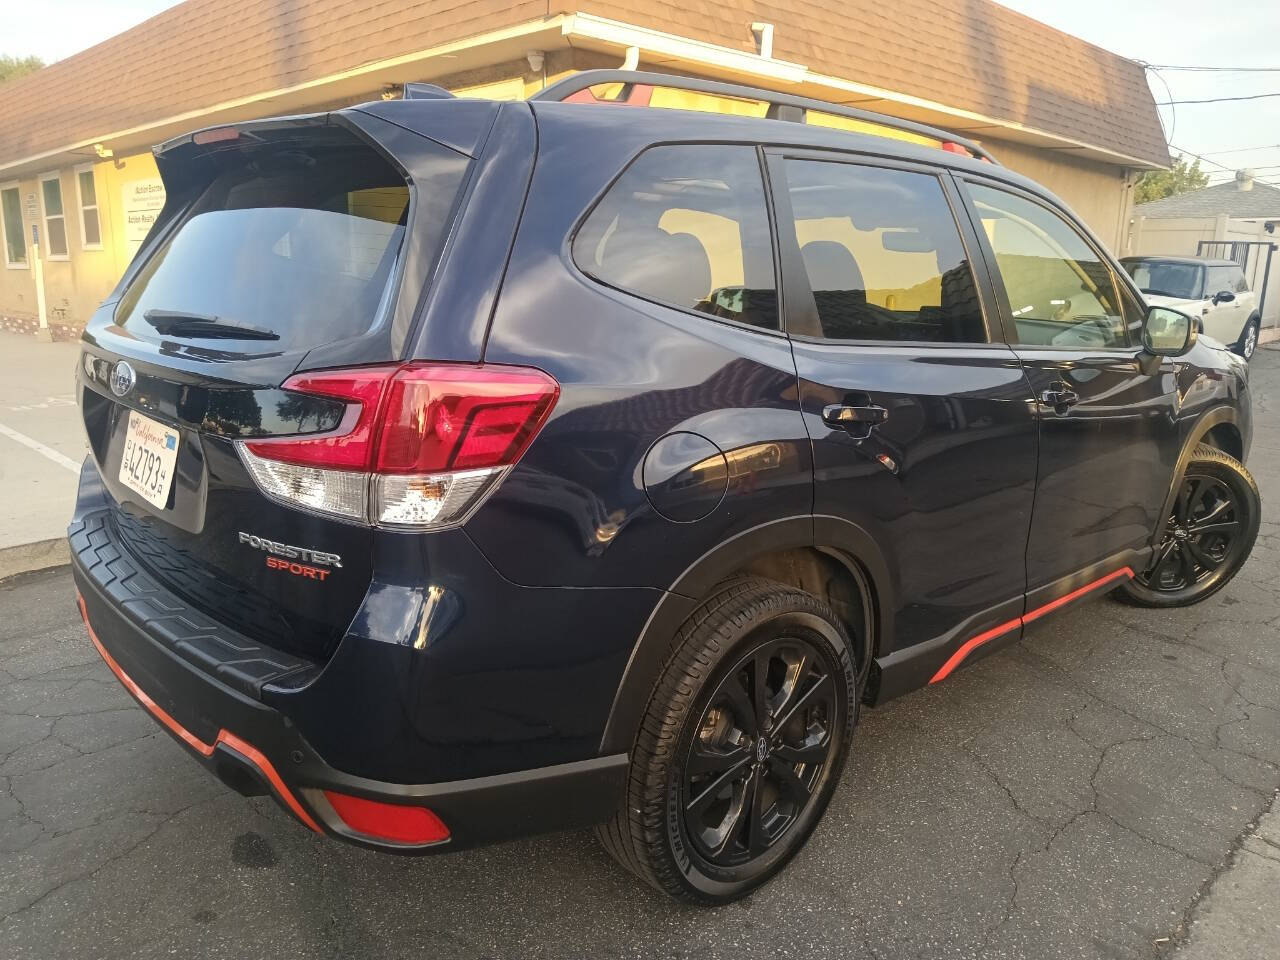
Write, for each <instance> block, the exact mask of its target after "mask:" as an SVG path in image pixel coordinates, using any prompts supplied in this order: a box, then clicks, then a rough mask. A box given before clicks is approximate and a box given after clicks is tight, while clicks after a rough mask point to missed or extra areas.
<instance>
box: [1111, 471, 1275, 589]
mask: <svg viewBox="0 0 1280 960" xmlns="http://www.w3.org/2000/svg"><path fill="white" fill-rule="evenodd" d="M1260 519H1261V503H1260V500H1259V498H1258V488H1257V485H1256V484H1255V483H1254V481H1253V477H1251V476H1250V475H1249V472H1248V471H1247V470H1245V468H1244V467H1243V466H1242V465H1241V464H1240V463H1238V462H1237V461H1236V460H1234V459H1232V458H1231V457H1229V456H1227V454H1225V453H1223V452H1222V451H1221V450H1217V449H1215V448H1212V447H1206V446H1199V447H1197V448H1196V451H1195V454H1194V455H1193V457H1192V460H1191V463H1190V464H1189V465H1188V466H1187V469H1186V472H1185V474H1184V475H1183V478H1182V482H1181V484H1180V486H1179V487H1178V492H1177V496H1176V497H1175V499H1174V503H1173V509H1172V511H1171V514H1170V517H1169V522H1168V524H1167V525H1166V527H1165V530H1164V534H1163V537H1162V539H1161V541H1160V545H1159V547H1158V548H1157V549H1156V551H1155V553H1154V554H1153V556H1152V558H1151V562H1150V564H1148V566H1147V568H1146V569H1145V570H1144V571H1142V573H1140V574H1138V575H1137V576H1136V577H1135V578H1134V580H1133V581H1132V582H1131V583H1129V584H1126V585H1125V586H1123V587H1121V588H1120V590H1119V591H1117V596H1118V597H1119V598H1120V599H1122V600H1129V601H1131V602H1134V603H1138V604H1141V605H1144V606H1185V605H1187V604H1191V603H1197V602H1199V601H1201V600H1203V599H1205V598H1206V597H1208V596H1210V595H1212V594H1213V593H1216V592H1217V591H1218V590H1220V589H1222V588H1223V587H1224V586H1226V584H1227V582H1228V581H1230V580H1231V578H1232V577H1234V576H1235V575H1236V573H1237V572H1238V571H1239V570H1240V567H1241V566H1242V565H1243V564H1244V562H1245V560H1247V559H1248V556H1249V552H1250V550H1252V549H1253V542H1254V540H1255V539H1256V538H1257V535H1258V526H1259V522H1260Z"/></svg>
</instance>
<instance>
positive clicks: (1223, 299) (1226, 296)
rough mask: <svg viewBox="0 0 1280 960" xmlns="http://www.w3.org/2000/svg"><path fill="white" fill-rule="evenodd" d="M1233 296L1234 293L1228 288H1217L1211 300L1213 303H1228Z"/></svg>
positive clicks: (1234, 296)
mask: <svg viewBox="0 0 1280 960" xmlns="http://www.w3.org/2000/svg"><path fill="white" fill-rule="evenodd" d="M1235 298H1236V295H1235V294H1234V293H1232V292H1231V291H1230V290H1219V291H1218V292H1217V293H1215V294H1214V295H1213V302H1214V303H1215V304H1217V303H1230V302H1231V301H1232V300H1234V299H1235Z"/></svg>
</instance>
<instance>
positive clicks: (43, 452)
mask: <svg viewBox="0 0 1280 960" xmlns="http://www.w3.org/2000/svg"><path fill="white" fill-rule="evenodd" d="M79 356H80V347H79V345H78V344H75V343H41V342H40V341H38V340H36V339H35V338H34V337H28V336H22V335H21V334H17V333H7V332H3V331H0V373H3V376H0V551H3V550H4V549H5V548H8V547H13V546H16V545H21V544H29V543H34V542H37V541H44V540H48V539H50V538H52V537H61V536H63V535H64V534H65V533H66V530H67V521H68V520H70V519H71V507H72V504H73V503H74V502H75V492H76V480H77V478H78V477H79V465H80V461H82V460H83V459H84V455H85V453H86V452H87V451H88V444H87V443H86V442H85V435H84V427H83V426H82V425H81V423H80V416H79V414H78V413H77V411H76V398H75V365H76V361H77V359H78V358H79ZM4 570H5V567H4V565H3V563H0V576H3V571H4Z"/></svg>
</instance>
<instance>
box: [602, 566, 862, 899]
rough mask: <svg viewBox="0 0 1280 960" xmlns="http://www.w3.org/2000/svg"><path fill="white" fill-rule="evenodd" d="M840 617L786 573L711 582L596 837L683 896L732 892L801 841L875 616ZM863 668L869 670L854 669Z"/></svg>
mask: <svg viewBox="0 0 1280 960" xmlns="http://www.w3.org/2000/svg"><path fill="white" fill-rule="evenodd" d="M860 612H861V614H862V626H861V628H859V627H857V626H851V625H849V624H846V623H845V622H844V621H842V619H841V618H840V617H839V616H837V614H836V613H835V611H834V610H832V608H831V606H830V605H829V604H827V603H826V602H825V601H824V600H822V599H820V598H818V597H816V596H814V595H813V594H811V593H807V592H805V591H804V590H801V589H800V588H798V587H795V586H791V585H789V584H784V583H778V582H776V581H773V580H766V579H764V578H761V577H741V578H736V579H733V580H729V581H726V582H725V583H722V584H721V585H719V586H718V587H717V588H716V589H715V590H714V591H713V592H712V593H711V595H710V596H709V597H708V598H707V599H706V600H705V601H704V602H703V603H702V605H701V606H699V607H698V609H697V610H695V611H694V612H693V613H692V614H690V615H689V617H688V619H687V620H686V621H685V623H684V625H683V626H682V627H681V628H680V629H679V631H678V632H677V633H676V636H675V637H674V638H673V641H674V642H673V645H672V648H671V649H672V653H671V654H670V659H669V660H668V661H667V662H666V663H665V665H664V666H663V668H662V671H661V673H660V675H659V676H658V677H657V679H656V681H655V684H654V688H653V692H652V695H651V697H650V700H649V704H648V707H647V709H646V711H645V715H644V718H643V720H642V721H641V723H640V727H639V730H638V732H637V735H636V740H635V745H634V747H633V749H632V752H631V773H630V776H629V777H628V781H627V789H626V791H625V792H624V795H623V796H622V797H620V798H619V804H618V808H617V811H616V813H615V815H614V818H613V820H611V821H610V822H609V823H607V824H605V825H603V826H601V827H600V828H598V830H597V835H598V836H599V837H600V840H601V842H602V843H603V844H604V846H605V849H606V850H608V851H609V853H610V854H611V855H612V856H613V857H614V859H616V860H617V861H618V863H620V864H621V865H622V866H623V867H625V868H626V869H628V870H630V871H631V872H632V873H634V874H635V875H636V876H638V877H640V878H641V879H643V880H645V881H646V882H648V883H649V884H651V885H652V886H653V887H655V888H656V889H658V890H661V891H662V892H664V893H666V894H669V895H670V896H672V897H675V898H677V899H679V900H685V901H689V902H693V903H702V904H715V903H727V902H729V901H731V900H736V899H738V898H739V897H742V896H744V895H745V894H747V893H748V892H750V891H751V890H752V889H753V888H755V887H757V886H759V885H760V884H762V883H764V882H765V881H766V880H768V879H769V878H770V877H772V876H773V875H774V874H776V873H777V872H778V871H779V870H781V869H782V868H783V867H784V866H785V865H786V864H787V862H788V861H789V860H790V859H791V857H792V856H793V855H794V854H795V853H796V852H797V851H798V850H799V849H800V848H801V847H802V846H803V845H804V842H805V840H806V839H808V837H809V834H810V833H812V832H813V829H814V828H815V827H816V826H817V824H818V821H819V819H820V818H821V817H822V814H823V811H824V810H825V809H826V807H827V804H828V803H829V802H830V800H831V795H832V794H833V793H834V792H835V789H836V785H837V783H838V782H839V780H840V772H841V770H842V769H843V767H844V763H845V758H846V757H847V756H848V752H849V744H850V742H851V740H852V737H853V730H854V726H855V724H856V723H857V719H858V706H859V701H860V698H861V694H862V683H863V682H864V680H865V676H866V670H865V668H866V667H867V666H869V658H870V655H871V654H870V638H869V631H870V621H869V617H868V616H867V614H866V611H865V609H863V610H862V611H860ZM859 666H862V667H863V668H864V669H863V670H862V671H859Z"/></svg>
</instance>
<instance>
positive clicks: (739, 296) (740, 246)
mask: <svg viewBox="0 0 1280 960" xmlns="http://www.w3.org/2000/svg"><path fill="white" fill-rule="evenodd" d="M573 256H574V260H575V261H576V263H577V264H578V266H579V267H581V268H582V270H583V271H584V272H586V273H588V274H590V275H591V276H593V277H595V278H596V279H598V280H601V281H603V282H605V283H607V284H609V285H610V286H614V287H617V288H619V289H621V290H625V291H627V292H628V293H635V294H638V295H639V296H642V297H645V298H647V299H649V300H657V301H660V302H662V303H668V304H671V305H672V306H676V307H681V308H683V309H686V310H696V311H698V312H699V313H705V314H708V315H709V316H713V317H719V318H721V319H725V320H733V321H736V322H738V323H746V324H750V325H751V326H755V327H763V328H766V329H771V330H772V329H777V327H778V297H777V292H776V289H775V286H774V278H773V247H772V243H771V241H770V234H769V220H768V214H767V213H766V210H765V200H764V186H763V182H762V180H761V175H760V164H759V162H758V160H757V158H756V152H755V150H754V149H753V148H751V147H735V146H714V145H708V144H687V145H679V146H667V147H654V148H652V149H650V150H647V151H646V152H645V153H643V154H642V155H641V156H640V158H639V159H638V160H636V161H635V162H634V163H633V164H632V165H631V166H630V167H629V168H628V169H627V171H626V172H625V173H624V174H623V175H622V176H621V177H620V178H619V179H618V182H617V183H615V184H614V186H613V187H612V188H611V189H610V190H609V192H608V193H607V194H606V195H605V197H604V198H603V199H602V200H601V201H600V203H599V204H598V205H597V206H596V208H595V209H594V210H593V211H592V212H591V215H590V216H589V217H587V219H586V221H585V222H584V223H583V225H582V227H581V229H580V230H579V231H578V235H577V237H576V238H575V239H574V243H573Z"/></svg>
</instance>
